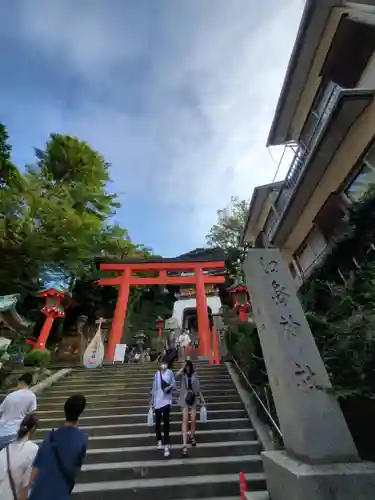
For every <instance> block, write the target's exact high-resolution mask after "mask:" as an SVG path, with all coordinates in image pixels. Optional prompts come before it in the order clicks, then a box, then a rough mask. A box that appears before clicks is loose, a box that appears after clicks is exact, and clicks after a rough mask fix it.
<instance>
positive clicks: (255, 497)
mask: <svg viewBox="0 0 375 500" xmlns="http://www.w3.org/2000/svg"><path fill="white" fill-rule="evenodd" d="M245 498H246V500H270V495H269V493H268V491H248V492H247V493H246V494H245Z"/></svg>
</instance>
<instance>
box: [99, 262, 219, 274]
mask: <svg viewBox="0 0 375 500" xmlns="http://www.w3.org/2000/svg"><path fill="white" fill-rule="evenodd" d="M128 268H130V269H131V270H132V271H141V272H148V271H181V272H183V271H194V270H196V269H203V270H204V269H225V262H224V261H216V262H215V261H210V262H140V263H137V264H100V270H101V271H111V272H113V271H124V270H125V269H128Z"/></svg>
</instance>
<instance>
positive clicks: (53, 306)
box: [34, 288, 67, 349]
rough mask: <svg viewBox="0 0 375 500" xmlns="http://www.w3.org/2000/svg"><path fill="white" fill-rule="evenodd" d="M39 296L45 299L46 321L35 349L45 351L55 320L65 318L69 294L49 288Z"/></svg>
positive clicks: (43, 310)
mask: <svg viewBox="0 0 375 500" xmlns="http://www.w3.org/2000/svg"><path fill="white" fill-rule="evenodd" d="M39 296H40V297H43V298H44V301H45V302H44V307H43V308H42V313H43V314H44V315H45V316H46V319H45V321H44V325H43V327H42V329H41V331H40V334H39V338H38V340H37V342H36V343H35V346H34V347H35V349H45V347H46V342H47V339H48V337H49V334H50V331H51V328H52V325H53V322H54V320H55V319H56V318H63V317H64V316H65V311H64V305H65V304H64V302H66V298H67V294H66V293H64V292H60V291H59V290H56V289H55V288H49V289H48V290H43V291H42V292H40V293H39Z"/></svg>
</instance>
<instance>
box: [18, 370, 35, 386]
mask: <svg viewBox="0 0 375 500" xmlns="http://www.w3.org/2000/svg"><path fill="white" fill-rule="evenodd" d="M32 381H33V375H32V373H24V374H23V375H21V376H20V378H19V379H18V382H23V383H24V384H26V385H31V383H32Z"/></svg>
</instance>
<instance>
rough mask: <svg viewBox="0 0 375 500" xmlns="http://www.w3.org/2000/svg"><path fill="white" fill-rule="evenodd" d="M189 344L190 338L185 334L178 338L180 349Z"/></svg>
mask: <svg viewBox="0 0 375 500" xmlns="http://www.w3.org/2000/svg"><path fill="white" fill-rule="evenodd" d="M190 342H191V338H190V337H189V335H188V334H187V333H183V334H182V335H180V336H179V338H178V343H179V344H180V346H181V347H187V346H188V345H189V344H190Z"/></svg>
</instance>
